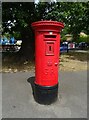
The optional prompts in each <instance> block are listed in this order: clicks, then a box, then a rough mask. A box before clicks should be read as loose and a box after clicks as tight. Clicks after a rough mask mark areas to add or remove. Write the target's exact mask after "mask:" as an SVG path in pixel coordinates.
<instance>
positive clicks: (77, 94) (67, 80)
mask: <svg viewBox="0 0 89 120" xmlns="http://www.w3.org/2000/svg"><path fill="white" fill-rule="evenodd" d="M33 76H35V73H34V72H17V73H3V74H2V116H3V118H87V71H78V72H72V71H71V72H63V71H60V72H59V92H58V100H57V101H56V102H55V103H53V104H51V105H40V104H38V103H37V102H35V100H34V98H33V94H32V93H33V91H32V86H31V84H30V83H29V82H28V80H29V78H31V77H33Z"/></svg>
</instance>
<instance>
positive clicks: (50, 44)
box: [32, 20, 64, 104]
mask: <svg viewBox="0 0 89 120" xmlns="http://www.w3.org/2000/svg"><path fill="white" fill-rule="evenodd" d="M32 27H33V29H34V30H35V90H34V98H35V100H36V101H37V102H38V103H40V104H51V103H52V102H54V101H55V100H57V96H58V63H59V55H60V51H59V47H60V31H61V30H62V28H64V25H63V23H61V22H57V21H46V20H45V21H38V22H33V23H32Z"/></svg>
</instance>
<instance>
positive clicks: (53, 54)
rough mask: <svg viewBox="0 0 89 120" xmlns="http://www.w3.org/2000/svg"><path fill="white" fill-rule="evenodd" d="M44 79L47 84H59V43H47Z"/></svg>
mask: <svg viewBox="0 0 89 120" xmlns="http://www.w3.org/2000/svg"><path fill="white" fill-rule="evenodd" d="M43 79H44V81H43V82H45V84H47V85H48V84H49V85H50V84H51V85H54V84H56V83H58V81H57V80H58V45H57V41H45V69H44V75H43Z"/></svg>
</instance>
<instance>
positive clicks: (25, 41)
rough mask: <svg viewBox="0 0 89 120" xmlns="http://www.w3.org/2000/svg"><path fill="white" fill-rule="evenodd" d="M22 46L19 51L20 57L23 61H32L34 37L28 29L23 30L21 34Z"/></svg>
mask: <svg viewBox="0 0 89 120" xmlns="http://www.w3.org/2000/svg"><path fill="white" fill-rule="evenodd" d="M21 36H22V44H21V49H20V51H19V54H20V57H23V58H25V59H34V49H35V43H34V37H33V32H32V30H31V28H30V27H27V28H24V29H23V30H22V32H21Z"/></svg>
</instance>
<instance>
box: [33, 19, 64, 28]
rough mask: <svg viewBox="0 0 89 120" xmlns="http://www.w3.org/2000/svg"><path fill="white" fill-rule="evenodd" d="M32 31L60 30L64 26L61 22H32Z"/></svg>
mask: <svg viewBox="0 0 89 120" xmlns="http://www.w3.org/2000/svg"><path fill="white" fill-rule="evenodd" d="M31 25H32V27H33V29H47V28H48V29H49V28H50V29H55V28H56V29H60V30H61V29H62V28H64V24H63V23H62V22H57V21H52V20H43V21H37V22H33V23H32V24H31Z"/></svg>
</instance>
